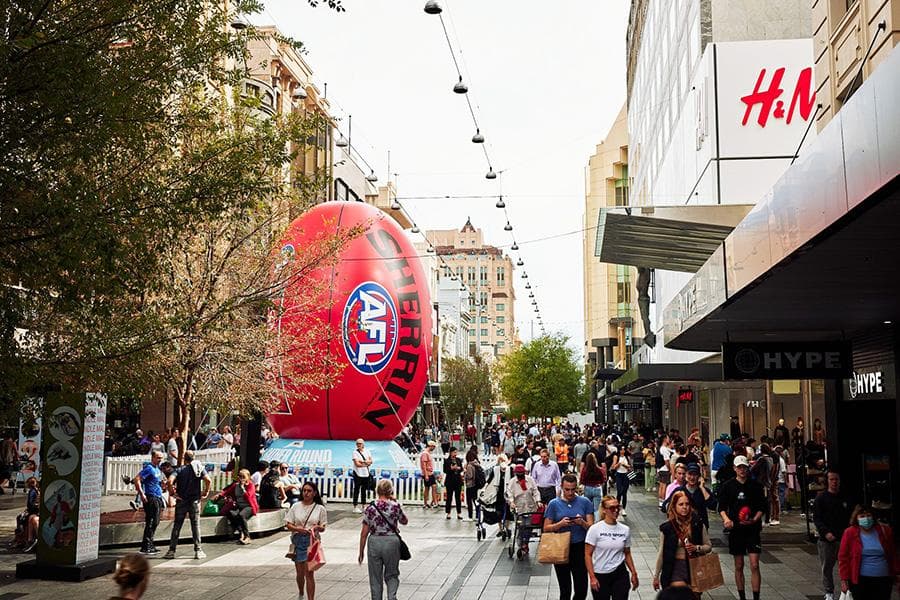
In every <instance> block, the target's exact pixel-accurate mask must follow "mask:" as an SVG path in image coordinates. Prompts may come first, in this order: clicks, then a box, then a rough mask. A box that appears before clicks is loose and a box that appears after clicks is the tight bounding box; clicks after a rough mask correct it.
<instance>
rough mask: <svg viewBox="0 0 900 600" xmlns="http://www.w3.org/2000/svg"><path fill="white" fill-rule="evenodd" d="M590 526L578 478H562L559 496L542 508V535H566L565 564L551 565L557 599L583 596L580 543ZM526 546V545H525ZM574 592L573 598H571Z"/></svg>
mask: <svg viewBox="0 0 900 600" xmlns="http://www.w3.org/2000/svg"><path fill="white" fill-rule="evenodd" d="M593 524H594V504H593V503H592V502H591V501H590V500H588V499H587V498H585V497H584V496H580V495H578V478H577V477H575V475H573V474H572V473H566V474H565V475H563V477H562V494H561V495H560V497H559V498H554V499H553V500H551V501H550V504H548V505H547V508H546V509H544V523H543V525H544V527H543V530H544V531H546V532H551V531H552V532H555V533H562V532H569V534H570V537H569V562H568V563H566V564H555V565H553V569H554V571H556V580H557V583H558V584H559V598H560V600H584V599H585V598H586V597H587V590H588V575H587V566H586V565H587V563H586V561H585V558H584V557H585V552H584V540H585V537H586V535H587V530H588V529H589V528H590V527H591V525H593ZM526 547H527V546H526ZM573 590H574V594H575V595H574V596H573V595H572V593H573Z"/></svg>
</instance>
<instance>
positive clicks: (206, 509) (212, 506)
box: [203, 500, 219, 517]
mask: <svg viewBox="0 0 900 600" xmlns="http://www.w3.org/2000/svg"><path fill="white" fill-rule="evenodd" d="M218 514H219V505H218V504H216V503H215V502H213V501H212V500H207V501H206V504H204V505H203V516H204V517H215V516H217V515H218Z"/></svg>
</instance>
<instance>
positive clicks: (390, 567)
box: [358, 479, 409, 600]
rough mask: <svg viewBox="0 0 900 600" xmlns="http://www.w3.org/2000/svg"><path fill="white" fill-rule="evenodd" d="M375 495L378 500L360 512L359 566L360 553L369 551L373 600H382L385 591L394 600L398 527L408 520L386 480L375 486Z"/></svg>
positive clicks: (397, 555)
mask: <svg viewBox="0 0 900 600" xmlns="http://www.w3.org/2000/svg"><path fill="white" fill-rule="evenodd" d="M375 494H376V496H377V498H376V499H375V500H373V501H372V502H371V503H369V504H368V505H367V506H366V509H365V510H364V511H363V522H362V529H361V530H360V533H359V556H358V562H359V564H362V561H363V552H364V550H368V554H367V556H368V561H369V590H370V591H371V593H372V600H382V594H383V593H384V588H385V587H387V600H397V590H398V589H399V588H400V532H399V526H400V525H401V524H402V525H406V524H407V523H408V522H409V520H408V519H407V518H406V514H405V513H404V512H403V508H402V507H401V506H400V503H399V502H397V499H396V498H394V484H392V483H391V482H390V480H389V479H382V480H381V481H379V482H378V485H376V486H375Z"/></svg>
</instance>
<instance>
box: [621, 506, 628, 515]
mask: <svg viewBox="0 0 900 600" xmlns="http://www.w3.org/2000/svg"><path fill="white" fill-rule="evenodd" d="M619 514H620V515H622V516H623V517H627V516H628V513H627V512H625V509H624V508H623V509H622V512H620V513H619Z"/></svg>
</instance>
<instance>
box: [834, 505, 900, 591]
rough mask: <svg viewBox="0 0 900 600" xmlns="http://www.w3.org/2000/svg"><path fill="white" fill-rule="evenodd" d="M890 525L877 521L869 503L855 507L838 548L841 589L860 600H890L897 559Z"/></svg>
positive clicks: (899, 567) (898, 565)
mask: <svg viewBox="0 0 900 600" xmlns="http://www.w3.org/2000/svg"><path fill="white" fill-rule="evenodd" d="M898 558H900V557H898V556H897V549H896V547H895V545H894V534H893V531H891V528H890V526H889V525H886V524H884V523H876V522H875V515H874V513H873V512H872V509H871V508H870V507H868V506H857V507H856V508H855V509H854V510H853V514H852V515H851V516H850V526H849V527H847V529H846V530H844V535H843V536H842V538H841V547H840V550H839V551H838V571H839V572H840V574H841V592H846V591H847V590H849V591H850V593H851V594H853V598H854V599H859V600H890V597H891V591H892V588H893V586H894V582H895V581H896V578H897V575H898V574H900V560H898Z"/></svg>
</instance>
